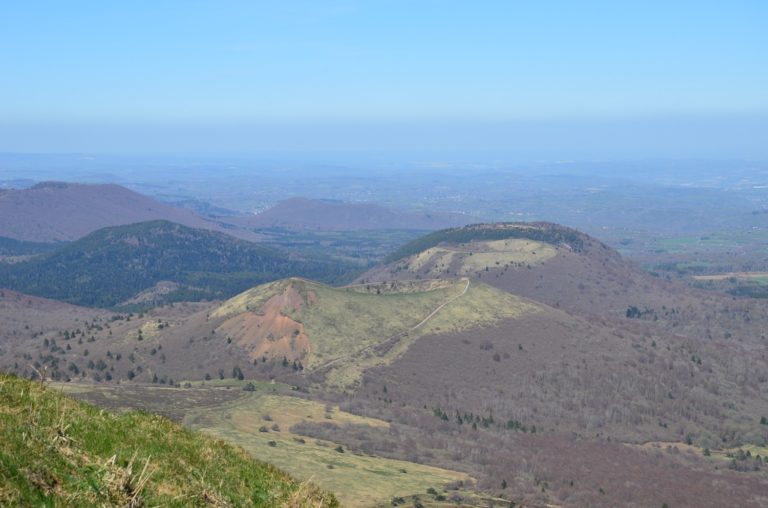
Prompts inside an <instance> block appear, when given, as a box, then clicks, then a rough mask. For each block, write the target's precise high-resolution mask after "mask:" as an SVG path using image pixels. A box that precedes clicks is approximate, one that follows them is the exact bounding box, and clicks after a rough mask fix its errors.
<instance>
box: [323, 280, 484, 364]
mask: <svg viewBox="0 0 768 508" xmlns="http://www.w3.org/2000/svg"><path fill="white" fill-rule="evenodd" d="M464 281H465V282H466V283H467V285H466V286H464V290H462V292H461V293H459V294H458V295H456V296H452V297H451V298H449V299H448V300H446V301H444V302H443V303H441V304H440V305H438V306H437V307H435V309H434V310H433V311H432V312H430V313H429V314H427V317H425V318H424V319H422V320H421V321H419V322H418V323H417V324H415V325H414V326H412V327H410V328H408V329H407V330H405V331H403V332H400V333H396V334H395V335H391V336H389V337H387V338H386V339H384V340H382V341H380V342H378V343H376V344H371V345H370V346H367V347H365V348H363V349H360V350H358V351H355V352H353V353H350V354H348V355H346V356H341V357H339V358H336V359H334V360H331V361H328V362H325V363H324V364H322V365H318V366H317V367H313V368H312V370H313V371H319V370H322V369H327V368H328V367H332V366H333V365H334V364H335V363H337V362H339V361H341V360H345V359H348V358H350V357H353V356H357V355H361V354H365V353H367V352H368V351H370V350H372V349H373V348H375V347H376V346H378V345H379V344H381V343H386V342H389V341H394V340H396V339H400V338H402V337H403V336H404V335H406V334H407V333H409V332H412V331H414V330H417V329H419V328H421V327H422V326H424V325H425V324H427V322H428V321H429V320H430V319H432V318H433V317H435V314H437V313H438V312H440V310H442V309H443V308H444V307H445V306H446V305H448V304H449V303H453V302H455V301H456V300H458V299H459V298H461V297H462V296H464V295H465V294H467V291H468V290H469V285H470V283H471V282H470V280H469V278H467V277H464ZM390 349H391V348H390Z"/></svg>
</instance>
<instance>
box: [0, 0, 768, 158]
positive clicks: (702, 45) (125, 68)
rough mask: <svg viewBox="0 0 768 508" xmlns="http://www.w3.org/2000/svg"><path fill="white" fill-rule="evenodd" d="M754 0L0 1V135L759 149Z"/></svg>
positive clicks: (151, 141) (175, 141) (766, 85)
mask: <svg viewBox="0 0 768 508" xmlns="http://www.w3.org/2000/svg"><path fill="white" fill-rule="evenodd" d="M766 15H768V7H766V4H764V3H762V2H757V1H740V2H731V3H729V4H728V5H727V6H724V5H721V4H717V3H702V2H687V1H686V2H676V3H675V4H674V5H670V4H669V3H665V2H650V3H648V2H646V3H643V4H642V5H640V4H638V5H634V6H633V5H625V4H622V5H620V6H619V5H612V4H610V3H605V2H579V4H578V5H576V4H572V3H568V2H554V3H549V4H547V5H544V4H535V5H534V4H510V3H507V2H488V3H483V4H482V6H471V7H470V6H467V5H464V4H462V3H460V2H420V3H418V4H410V3H404V2H402V1H387V2H366V3H358V2H349V1H335V2H327V3H323V4H322V5H319V4H315V3H312V2H292V3H289V4H286V3H284V2H266V3H262V2H260V3H258V4H252V3H250V2H228V3H227V4H226V5H222V4H221V3H217V2H207V1H199V2H179V1H174V2H164V3H163V4H162V5H158V4H154V3H132V4H123V5H107V4H100V3H97V2H67V3H66V4H62V3H57V2H34V3H28V4H16V5H10V4H7V5H4V6H2V7H0V65H3V68H4V73H3V74H4V79H3V81H2V82H0V96H2V97H3V99H2V100H0V151H2V152H26V153H55V152H67V153H72V152H87V153H115V154H116V153H122V154H139V153H145V154H149V153H157V154H160V153H185V152H186V153H189V152H194V153H261V152H269V151H271V152H286V153H298V154H302V153H304V154H307V153H313V152H318V153H322V152H357V153H362V152H368V153H373V152H377V151H380V152H398V151H400V152H409V151H424V152H430V151H431V152H437V153H446V154H450V153H459V154H460V153H469V152H475V153H483V152H487V153H493V152H497V153H502V154H506V156H509V157H511V158H517V159H520V160H536V159H547V160H556V159H559V158H569V159H570V158H577V159H590V158H611V157H618V158H645V157H702V158H710V157H713V158H759V159H765V158H768V146H766V144H765V143H764V140H765V139H766V138H768V94H766V92H765V90H766V89H768V57H767V56H766V55H768V51H767V50H768V36H766V34H765V30H764V25H765V21H766V19H768V16H766Z"/></svg>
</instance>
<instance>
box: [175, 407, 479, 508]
mask: <svg viewBox="0 0 768 508" xmlns="http://www.w3.org/2000/svg"><path fill="white" fill-rule="evenodd" d="M184 422H185V424H187V425H189V426H190V427H192V428H194V429H199V430H203V431H205V432H207V433H210V434H212V435H214V436H217V437H220V438H222V439H225V440H228V441H230V442H236V443H238V444H239V445H240V446H242V447H243V448H245V449H246V450H248V451H250V452H252V453H253V454H254V455H257V456H259V457H263V458H264V459H265V460H267V461H269V462H270V463H274V464H276V465H277V466H279V467H280V468H283V469H285V470H286V471H288V472H290V473H291V474H292V475H295V476H296V477H297V478H303V479H309V478H311V479H312V481H313V482H316V483H317V484H318V485H320V486H321V487H323V488H326V489H329V490H332V491H333V492H334V493H335V494H336V495H337V496H338V497H339V500H340V501H341V502H342V503H344V505H345V506H374V505H378V504H379V503H387V502H389V501H390V500H391V499H392V498H393V497H395V496H408V495H412V494H421V493H424V492H426V489H428V488H430V487H432V488H436V489H438V490H441V487H442V486H443V485H445V484H447V483H449V482H454V481H457V480H467V478H468V477H467V475H466V474H464V473H460V472H456V471H449V470H446V469H441V468H437V467H431V466H427V465H423V464H415V463H412V462H406V461H403V460H393V459H387V458H383V457H376V456H369V455H362V454H353V453H350V452H349V451H348V450H346V451H344V452H340V451H338V450H337V446H338V444H337V443H333V442H329V441H318V440H315V439H310V438H302V437H301V435H300V434H296V433H295V432H293V431H292V426H293V425H295V424H297V423H301V422H319V423H320V422H327V423H333V424H337V425H342V426H344V425H363V426H366V425H367V426H370V427H374V428H377V429H383V431H386V430H387V429H388V427H389V424H388V423H386V422H384V421H382V420H376V419H372V418H365V417H361V416H357V415H353V414H350V413H346V412H344V411H341V410H340V409H339V407H338V406H333V407H331V406H326V405H324V404H322V403H320V402H316V401H311V400H305V399H300V398H296V397H287V396H280V395H262V394H261V393H259V392H257V393H253V394H249V395H248V396H246V397H243V398H240V399H237V400H235V401H232V402H228V403H224V404H222V405H219V406H215V407H212V408H204V409H199V410H198V409H193V410H191V411H190V412H189V413H188V414H187V416H186V417H185V419H184ZM273 425H277V427H274V429H277V430H273ZM262 427H263V429H262V431H259V429H260V428H262ZM264 430H267V431H266V432H264Z"/></svg>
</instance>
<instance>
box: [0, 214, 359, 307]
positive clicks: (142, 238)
mask: <svg viewBox="0 0 768 508" xmlns="http://www.w3.org/2000/svg"><path fill="white" fill-rule="evenodd" d="M350 270H351V267H350V266H348V265H344V264H341V263H338V262H334V261H328V260H309V259H298V258H295V257H294V256H291V255H289V254H287V253H285V252H282V251H279V250H276V249H272V248H268V247H264V246H261V245H257V244H254V243H250V242H246V241H242V240H237V239H235V238H232V237H230V236H227V235H224V234H221V233H217V232H212V231H206V230H200V229H193V228H189V227H186V226H182V225H180V224H175V223H172V222H167V221H151V222H143V223H139V224H132V225H128V226H117V227H110V228H104V229H100V230H98V231H96V232H94V233H91V234H90V235H88V236H86V237H84V238H82V239H80V240H78V241H75V242H72V243H70V244H67V245H66V246H64V247H62V248H60V249H58V250H56V251H55V252H52V253H49V254H47V255H44V256H42V257H39V258H36V259H34V260H30V261H27V262H23V263H16V264H7V265H2V264H0V287H6V288H10V289H14V290H17V291H21V292H24V293H28V294H32V295H36V296H42V297H46V298H53V299H57V300H62V301H66V302H69V303H74V304H78V305H87V306H94V307H114V306H116V305H119V304H121V303H122V302H125V301H127V300H129V299H131V298H133V297H134V296H136V295H137V294H139V293H141V292H142V291H145V290H149V289H151V288H153V287H154V286H155V284H157V283H158V282H161V281H168V282H171V283H173V285H172V287H173V288H174V289H173V291H171V292H167V293H166V294H163V295H162V297H161V301H180V300H201V299H218V298H227V297H230V296H232V295H235V294H237V293H239V292H241V291H243V290H245V289H247V288H249V287H251V286H254V285H257V284H260V283H263V282H268V281H271V280H276V279H280V278H284V277H290V276H302V277H308V278H313V279H317V280H321V281H323V282H327V283H334V282H338V281H342V280H346V279H348V278H349V276H350Z"/></svg>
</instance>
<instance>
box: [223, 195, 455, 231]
mask: <svg viewBox="0 0 768 508" xmlns="http://www.w3.org/2000/svg"><path fill="white" fill-rule="evenodd" d="M228 220H230V221H231V222H233V223H237V224H241V225H244V226H248V227H251V228H256V229H263V228H286V229H320V230H330V231H349V230H383V229H406V230H422V231H432V230H435V229H441V228H446V227H451V226H457V225H461V224H466V223H467V222H470V220H469V219H468V218H467V217H465V216H462V215H458V214H447V213H417V212H396V211H393V210H390V209H388V208H385V207H383V206H379V205H376V204H372V203H343V202H339V201H330V200H321V199H307V198H299V197H297V198H291V199H287V200H285V201H281V202H279V203H277V204H276V205H275V206H273V207H272V208H269V209H267V210H265V211H263V212H261V213H258V214H256V215H252V216H248V217H241V218H232V219H228Z"/></svg>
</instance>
